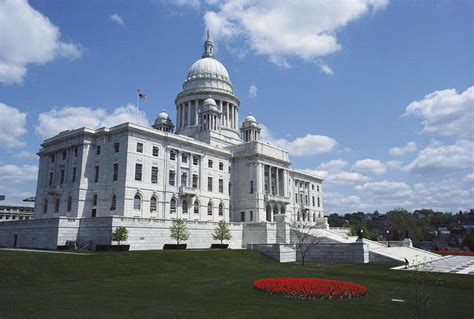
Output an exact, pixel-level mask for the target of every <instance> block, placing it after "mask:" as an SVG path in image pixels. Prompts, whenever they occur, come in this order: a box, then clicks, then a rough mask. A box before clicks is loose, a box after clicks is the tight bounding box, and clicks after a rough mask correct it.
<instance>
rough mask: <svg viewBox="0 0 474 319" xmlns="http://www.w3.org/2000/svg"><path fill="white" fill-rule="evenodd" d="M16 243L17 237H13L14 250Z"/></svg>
mask: <svg viewBox="0 0 474 319" xmlns="http://www.w3.org/2000/svg"><path fill="white" fill-rule="evenodd" d="M17 242H18V235H17V234H15V235H13V248H16V243H17Z"/></svg>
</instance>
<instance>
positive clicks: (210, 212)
mask: <svg viewBox="0 0 474 319" xmlns="http://www.w3.org/2000/svg"><path fill="white" fill-rule="evenodd" d="M207 214H208V215H212V204H211V202H209V204H207Z"/></svg>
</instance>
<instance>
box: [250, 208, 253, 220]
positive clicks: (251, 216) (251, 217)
mask: <svg viewBox="0 0 474 319" xmlns="http://www.w3.org/2000/svg"><path fill="white" fill-rule="evenodd" d="M250 221H253V211H252V210H251V211H250Z"/></svg>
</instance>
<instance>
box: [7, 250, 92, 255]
mask: <svg viewBox="0 0 474 319" xmlns="http://www.w3.org/2000/svg"><path fill="white" fill-rule="evenodd" d="M0 250H5V251H24V252H32V253H50V254H65V255H92V254H90V253H76V252H71V251H57V250H40V249H23V248H0Z"/></svg>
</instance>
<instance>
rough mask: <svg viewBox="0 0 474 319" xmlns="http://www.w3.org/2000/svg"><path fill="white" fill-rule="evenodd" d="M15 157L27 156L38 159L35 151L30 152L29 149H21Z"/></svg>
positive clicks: (24, 157)
mask: <svg viewBox="0 0 474 319" xmlns="http://www.w3.org/2000/svg"><path fill="white" fill-rule="evenodd" d="M15 157H17V158H22V159H26V158H34V159H36V158H37V155H36V154H35V153H33V152H28V151H20V152H18V153H16V154H15Z"/></svg>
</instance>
